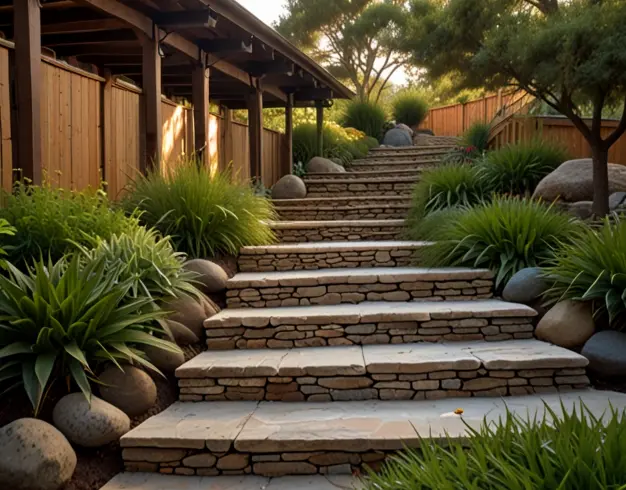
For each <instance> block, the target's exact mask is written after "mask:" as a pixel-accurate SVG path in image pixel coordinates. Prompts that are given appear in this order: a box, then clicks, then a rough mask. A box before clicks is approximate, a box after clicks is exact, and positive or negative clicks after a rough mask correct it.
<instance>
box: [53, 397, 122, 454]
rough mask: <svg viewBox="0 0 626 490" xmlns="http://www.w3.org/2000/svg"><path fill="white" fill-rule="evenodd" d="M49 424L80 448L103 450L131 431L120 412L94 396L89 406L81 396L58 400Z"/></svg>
mask: <svg viewBox="0 0 626 490" xmlns="http://www.w3.org/2000/svg"><path fill="white" fill-rule="evenodd" d="M52 420H53V421H54V425H55V426H56V428H57V429H59V430H60V431H61V432H62V433H63V434H64V435H65V437H67V438H68V439H69V440H70V441H71V442H72V443H74V444H77V445H79V446H83V447H100V446H104V445H106V444H109V443H110V442H113V441H117V440H118V439H119V438H120V437H122V436H123V435H124V434H126V433H127V432H128V431H129V430H130V419H129V418H128V415H126V414H125V413H124V412H122V411H121V410H120V409H119V408H117V407H114V406H113V405H111V404H110V403H107V402H105V401H104V400H101V399H100V398H98V397H95V396H92V397H91V403H89V401H87V399H86V398H85V396H84V395H83V394H82V393H71V394H69V395H66V396H64V397H63V398H61V399H60V400H59V401H58V402H57V404H56V405H55V407H54V410H53V412H52Z"/></svg>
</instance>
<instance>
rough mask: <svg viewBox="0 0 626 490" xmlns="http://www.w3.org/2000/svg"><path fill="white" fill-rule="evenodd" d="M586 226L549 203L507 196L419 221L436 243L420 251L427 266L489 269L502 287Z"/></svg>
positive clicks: (542, 263)
mask: <svg viewBox="0 0 626 490" xmlns="http://www.w3.org/2000/svg"><path fill="white" fill-rule="evenodd" d="M583 226H584V225H583V224H582V223H581V222H580V221H577V220H576V219H574V218H572V217H570V216H569V215H567V214H565V213H563V212H560V211H558V210H557V209H555V208H554V207H553V206H550V205H548V204H545V203H543V202H540V201H533V200H529V199H520V198H517V197H510V196H498V197H494V198H493V199H492V200H491V201H485V202H483V203H481V204H478V205H476V206H474V207H469V208H452V209H450V210H448V211H442V212H439V213H433V214H431V215H430V216H428V217H427V218H426V219H424V220H423V223H422V227H423V228H422V229H423V236H422V237H421V238H422V239H424V240H427V241H433V242H436V244H434V245H433V246H431V247H427V248H425V249H424V250H423V251H421V252H420V257H419V260H420V262H421V263H422V265H425V266H428V267H454V266H460V267H476V268H486V269H491V270H492V271H493V272H494V274H495V276H496V287H497V288H500V287H502V286H503V285H504V284H506V283H507V282H508V280H509V279H510V278H511V277H512V276H513V275H514V274H515V273H516V272H518V271H520V270H521V269H524V268H526V267H542V266H545V265H547V264H549V263H550V262H551V261H552V260H553V259H554V257H555V253H556V252H557V250H558V247H560V246H561V245H563V244H567V243H571V241H572V240H573V238H574V237H575V236H576V234H577V233H578V232H580V229H581V227H583Z"/></svg>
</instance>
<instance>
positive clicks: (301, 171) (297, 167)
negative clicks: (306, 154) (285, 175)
mask: <svg viewBox="0 0 626 490" xmlns="http://www.w3.org/2000/svg"><path fill="white" fill-rule="evenodd" d="M293 174H294V175H295V176H296V177H300V178H302V177H304V176H305V175H306V167H305V166H304V164H303V163H302V162H295V163H294V164H293Z"/></svg>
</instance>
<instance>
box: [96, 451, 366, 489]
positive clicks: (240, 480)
mask: <svg viewBox="0 0 626 490" xmlns="http://www.w3.org/2000/svg"><path fill="white" fill-rule="evenodd" d="M158 453H159V451H158V450H157V451H156V453H155V454H158ZM131 454H132V453H131ZM196 459H198V458H196ZM139 466H141V465H139ZM151 467H152V466H151ZM185 469H186V468H184V467H183V468H181V469H180V470H179V472H180V471H181V470H185ZM162 470H165V471H167V472H168V473H175V468H170V470H171V471H170V470H167V469H166V467H164V468H162ZM194 472H195V474H196V475H203V474H206V475H211V474H213V473H217V470H214V469H213V470H212V469H211V468H196V469H195V471H194ZM185 473H188V472H187V471H182V473H180V474H183V475H184V474H185ZM298 488H301V489H305V490H358V489H362V488H363V486H362V485H361V484H360V483H359V481H358V479H356V478H353V477H352V476H350V475H310V476H282V477H277V478H269V477H262V476H256V475H241V476H180V475H175V474H169V475H168V474H159V473H120V474H119V475H117V476H116V477H115V478H113V479H112V480H111V481H110V482H108V483H107V484H106V485H105V486H104V487H102V488H101V489H100V490H295V489H298Z"/></svg>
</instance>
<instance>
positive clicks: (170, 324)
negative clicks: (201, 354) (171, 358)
mask: <svg viewBox="0 0 626 490" xmlns="http://www.w3.org/2000/svg"><path fill="white" fill-rule="evenodd" d="M163 323H164V324H165V325H164V330H165V332H166V333H167V336H168V337H169V339H170V340H171V341H172V342H175V343H176V345H182V346H185V345H191V344H197V343H198V342H200V337H198V336H197V335H196V334H195V333H193V332H192V331H191V330H190V329H188V328H187V327H185V325H183V324H182V323H180V322H175V321H174V320H165V321H164V322H163Z"/></svg>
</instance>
